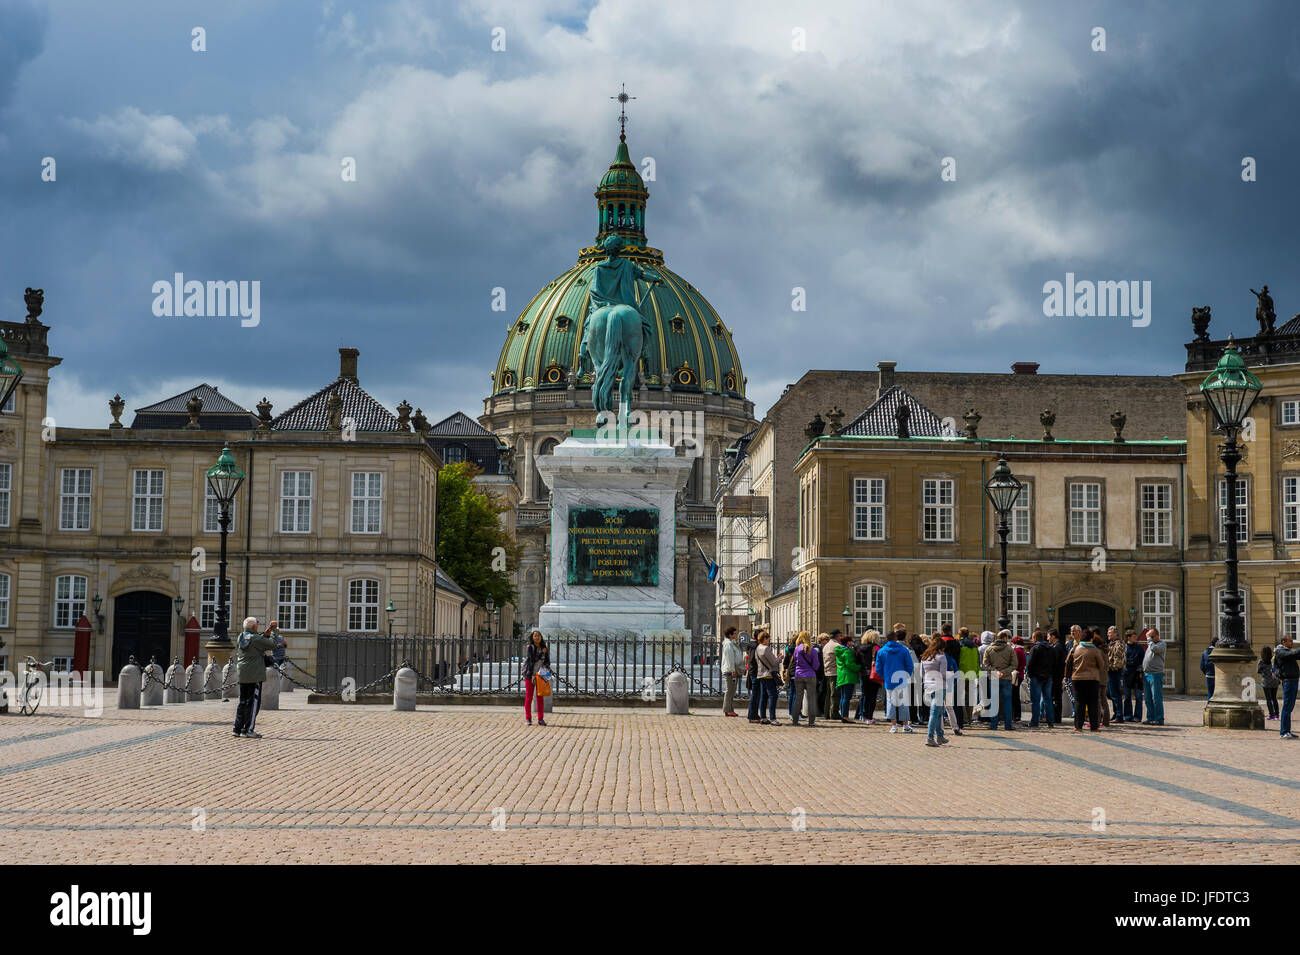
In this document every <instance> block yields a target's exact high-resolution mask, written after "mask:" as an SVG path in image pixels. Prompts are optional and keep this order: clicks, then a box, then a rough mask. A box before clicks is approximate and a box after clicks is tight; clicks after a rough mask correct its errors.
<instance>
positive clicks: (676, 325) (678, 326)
mask: <svg viewBox="0 0 1300 955" xmlns="http://www.w3.org/2000/svg"><path fill="white" fill-rule="evenodd" d="M668 325H669V327H670V328H672V330H673V331H675V332H676V333H677V334H679V335H684V334H686V319H684V318H682V316H681V314H680V313H678V314H676V315H674V316H673V317H672V318H671V319H669V320H668Z"/></svg>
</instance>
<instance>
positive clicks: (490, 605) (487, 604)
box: [483, 597, 497, 640]
mask: <svg viewBox="0 0 1300 955" xmlns="http://www.w3.org/2000/svg"><path fill="white" fill-rule="evenodd" d="M483 608H484V609H485V610H486V611H487V612H488V625H487V632H488V639H489V640H491V639H492V615H493V614H494V613H495V612H496V609H497V602H496V601H495V600H493V599H492V598H491V597H488V598H487V599H486V600H484V601H483Z"/></svg>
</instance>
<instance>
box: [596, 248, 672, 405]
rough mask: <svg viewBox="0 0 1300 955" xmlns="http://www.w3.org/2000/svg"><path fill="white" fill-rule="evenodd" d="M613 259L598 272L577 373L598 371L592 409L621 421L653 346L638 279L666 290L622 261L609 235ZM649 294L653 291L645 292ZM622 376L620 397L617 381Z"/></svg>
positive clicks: (658, 280)
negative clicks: (640, 367)
mask: <svg viewBox="0 0 1300 955" xmlns="http://www.w3.org/2000/svg"><path fill="white" fill-rule="evenodd" d="M601 248H603V249H604V250H605V251H606V252H607V253H609V257H608V258H607V259H605V261H603V262H601V263H600V264H599V265H597V266H596V274H595V276H594V277H593V278H592V280H591V310H592V311H591V314H590V315H589V316H588V317H587V322H586V328H585V329H584V331H583V333H582V346H581V348H580V349H579V351H578V367H579V368H581V369H584V370H585V369H586V367H587V365H588V363H590V364H591V365H592V366H593V367H594V370H595V380H594V381H593V382H592V385H591V403H592V405H593V406H594V407H595V409H596V411H597V412H598V414H597V416H596V417H597V421H599V420H600V418H601V415H600V414H599V412H602V411H609V412H613V413H615V414H617V415H619V416H620V417H623V416H625V415H626V414H627V409H628V408H630V407H631V406H632V389H633V388H634V387H635V384H636V373H637V364H638V362H639V361H640V360H641V357H642V355H643V354H644V352H645V348H646V345H647V344H648V343H649V341H650V336H651V333H652V331H653V326H652V325H651V324H650V320H649V319H647V318H646V317H645V315H644V313H642V311H641V307H640V306H641V302H640V300H639V299H638V297H637V294H636V283H637V280H638V279H640V280H641V281H642V282H645V283H647V284H648V285H652V286H653V285H662V284H663V279H661V278H660V277H659V276H658V274H656V273H655V272H653V271H651V270H649V269H643V268H641V266H639V265H637V264H636V263H635V262H633V261H631V260H630V259H626V258H623V257H622V256H620V255H619V253H620V252H622V250H623V239H622V238H621V237H619V236H617V235H611V236H609V237H608V238H607V239H605V241H604V242H603V243H601ZM646 292H647V294H649V289H647V290H646ZM620 376H621V378H622V380H621V381H620V382H619V389H618V394H617V395H615V393H614V382H615V379H617V378H619V377H620Z"/></svg>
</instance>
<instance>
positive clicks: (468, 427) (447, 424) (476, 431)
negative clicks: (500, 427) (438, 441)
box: [429, 411, 496, 441]
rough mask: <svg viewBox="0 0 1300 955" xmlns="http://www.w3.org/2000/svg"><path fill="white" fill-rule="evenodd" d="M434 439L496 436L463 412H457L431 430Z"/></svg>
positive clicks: (430, 433) (430, 434) (494, 438)
mask: <svg viewBox="0 0 1300 955" xmlns="http://www.w3.org/2000/svg"><path fill="white" fill-rule="evenodd" d="M429 436H430V437H432V438H492V439H493V440H494V441H495V440H496V435H494V434H493V433H492V432H491V431H489V430H488V429H487V428H485V427H483V426H482V425H481V424H479V423H478V422H477V421H475V420H474V419H473V418H471V417H470V416H469V415H467V414H465V413H464V412H463V411H456V412H453V413H452V414H450V415H448V416H447V417H445V418H443V419H442V420H441V421H439V422H438V423H437V424H435V425H434V426H433V427H431V428H430V429H429Z"/></svg>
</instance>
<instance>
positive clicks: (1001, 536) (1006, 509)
mask: <svg viewBox="0 0 1300 955" xmlns="http://www.w3.org/2000/svg"><path fill="white" fill-rule="evenodd" d="M1023 487H1024V485H1023V484H1021V483H1020V482H1019V481H1017V480H1016V478H1015V475H1013V474H1012V473H1011V468H1009V467H1007V459H1006V458H1005V457H1001V458H998V466H997V467H996V468H994V469H993V476H992V477H990V478H989V480H988V483H987V484H985V485H984V493H985V494H987V495H988V497H989V501H991V502H992V504H993V510H995V511H997V513H998V542H999V543H1000V544H1001V546H1002V571H1001V573H1000V574H999V577H1000V579H1001V581H1002V585H1001V586H1002V590H1001V605H1000V606H1001V608H1002V614H1001V616H999V617H998V629H999V630H1006V629H1007V628H1008V627H1010V626H1011V617H1010V616H1009V615H1008V614H1007V534H1008V533H1010V531H1011V523H1010V521H1011V509H1012V508H1013V507H1015V506H1016V501H1017V500H1018V499H1019V497H1020V491H1021V489H1022V488H1023Z"/></svg>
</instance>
